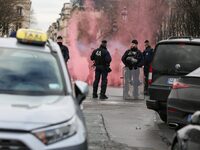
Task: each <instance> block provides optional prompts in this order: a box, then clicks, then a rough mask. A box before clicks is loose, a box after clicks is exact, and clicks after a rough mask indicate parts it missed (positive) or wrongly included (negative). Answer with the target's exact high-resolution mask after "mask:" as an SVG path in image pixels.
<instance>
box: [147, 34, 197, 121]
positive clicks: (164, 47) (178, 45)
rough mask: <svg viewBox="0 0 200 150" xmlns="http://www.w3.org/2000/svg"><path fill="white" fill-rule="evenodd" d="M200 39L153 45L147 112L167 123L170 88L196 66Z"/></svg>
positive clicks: (186, 39)
mask: <svg viewBox="0 0 200 150" xmlns="http://www.w3.org/2000/svg"><path fill="white" fill-rule="evenodd" d="M199 58H200V39H193V38H192V37H173V38H170V39H168V40H164V41H161V42H159V43H158V44H157V45H156V48H155V52H154V56H153V62H152V67H151V68H150V72H149V83H150V86H149V97H146V105H147V108H149V109H152V110H155V111H156V112H158V114H159V115H160V118H161V119H162V120H163V121H165V122H166V121H167V99H168V96H169V94H170V92H171V89H172V85H173V83H174V81H175V80H177V79H178V78H180V77H182V76H185V75H187V74H188V73H190V72H192V71H193V70H195V69H197V68H198V67H199V65H200V59H199Z"/></svg>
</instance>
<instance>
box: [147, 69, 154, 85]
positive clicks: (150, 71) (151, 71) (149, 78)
mask: <svg viewBox="0 0 200 150" xmlns="http://www.w3.org/2000/svg"><path fill="white" fill-rule="evenodd" d="M152 77H153V68H152V65H150V67H149V76H148V82H149V85H151V84H152Z"/></svg>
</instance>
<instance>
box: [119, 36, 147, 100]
mask: <svg viewBox="0 0 200 150" xmlns="http://www.w3.org/2000/svg"><path fill="white" fill-rule="evenodd" d="M137 46H138V41H137V40H133V41H132V43H131V47H130V49H128V50H127V51H126V52H125V53H124V55H123V56H122V62H123V63H124V65H125V93H124V94H125V98H126V97H129V95H128V92H129V84H132V85H133V88H134V90H133V96H134V98H135V99H138V96H139V93H138V86H139V85H140V84H141V82H140V81H139V74H140V70H139V67H142V65H143V56H142V53H141V52H140V50H139V49H138V47H137ZM132 80H133V81H132Z"/></svg>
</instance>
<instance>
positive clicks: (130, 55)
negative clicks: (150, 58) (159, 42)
mask: <svg viewBox="0 0 200 150" xmlns="http://www.w3.org/2000/svg"><path fill="white" fill-rule="evenodd" d="M122 62H123V63H124V65H125V66H126V67H128V68H129V69H130V70H132V69H133V68H134V69H137V68H138V67H142V65H143V56H142V53H141V52H140V50H138V49H137V48H133V49H129V50H127V51H126V52H125V53H124V55H123V56H122Z"/></svg>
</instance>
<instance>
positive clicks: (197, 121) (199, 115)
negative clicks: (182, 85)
mask: <svg viewBox="0 0 200 150" xmlns="http://www.w3.org/2000/svg"><path fill="white" fill-rule="evenodd" d="M190 123H191V124H194V125H200V111H197V112H195V113H194V114H193V115H192V118H191V121H190Z"/></svg>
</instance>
